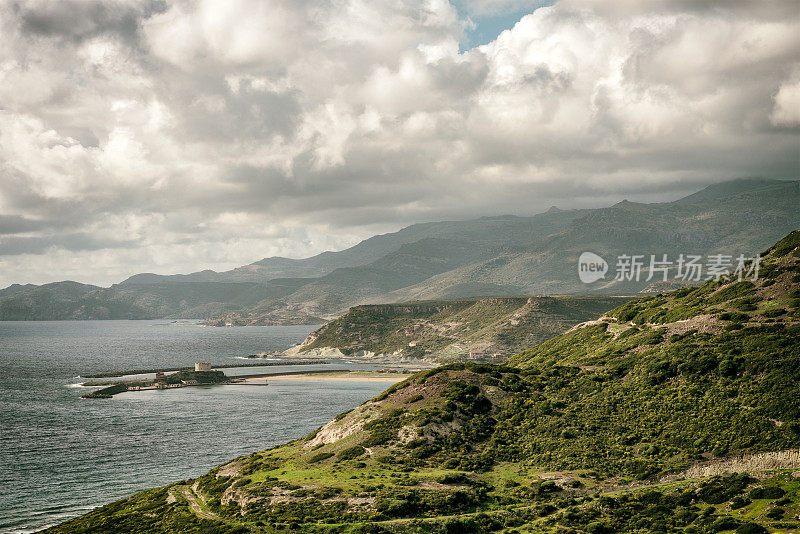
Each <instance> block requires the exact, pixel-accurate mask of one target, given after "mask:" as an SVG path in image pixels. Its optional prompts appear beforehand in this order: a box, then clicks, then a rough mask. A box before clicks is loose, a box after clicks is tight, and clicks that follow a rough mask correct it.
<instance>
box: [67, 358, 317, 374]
mask: <svg viewBox="0 0 800 534" xmlns="http://www.w3.org/2000/svg"><path fill="white" fill-rule="evenodd" d="M327 363H329V362H327V361H325V360H282V361H279V362H262V363H231V364H212V365H211V368H212V369H233V368H240V367H272V366H278V365H324V364H327ZM193 369H194V367H164V368H161V369H134V370H132V371H112V372H108V373H99V374H91V375H81V376H82V377H83V378H117V377H120V376H127V375H144V374H150V373H170V372H173V371H190V370H193Z"/></svg>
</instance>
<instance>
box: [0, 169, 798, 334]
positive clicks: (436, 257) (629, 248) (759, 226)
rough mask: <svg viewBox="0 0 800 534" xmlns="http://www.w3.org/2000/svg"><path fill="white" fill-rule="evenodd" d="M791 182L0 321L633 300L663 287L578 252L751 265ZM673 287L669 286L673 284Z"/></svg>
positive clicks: (421, 231)
mask: <svg viewBox="0 0 800 534" xmlns="http://www.w3.org/2000/svg"><path fill="white" fill-rule="evenodd" d="M798 205H800V182H798V181H776V180H765V179H743V180H735V181H730V182H723V183H720V184H716V185H712V186H709V187H707V188H705V189H703V190H702V191H699V192H697V193H695V194H693V195H690V196H688V197H685V198H682V199H679V200H676V201H674V202H664V203H653V204H640V203H633V202H628V201H623V202H620V203H618V204H615V205H613V206H610V207H607V208H600V209H576V210H559V209H557V208H551V209H550V210H549V211H547V212H545V213H540V214H538V215H533V216H530V217H517V216H499V217H484V218H480V219H474V220H467V221H444V222H434V223H424V224H415V225H412V226H409V227H407V228H404V229H402V230H400V231H398V232H394V233H390V234H384V235H377V236H374V237H371V238H369V239H366V240H364V241H362V242H361V243H359V244H357V245H355V246H353V247H351V248H348V249H346V250H342V251H339V252H324V253H322V254H319V255H316V256H313V257H311V258H306V259H289V258H279V257H273V258H265V259H262V260H260V261H257V262H255V263H252V264H250V265H245V266H242V267H238V268H236V269H233V270H230V271H224V272H215V271H210V270H205V271H199V272H195V273H191V274H185V275H184V274H181V275H166V276H165V275H157V274H152V273H143V274H137V275H134V276H132V277H130V278H128V279H126V280H124V281H122V282H120V283H119V284H115V285H112V286H111V287H109V288H103V287H98V286H93V285H86V284H78V283H76V282H56V283H52V284H44V285H40V286H33V285H24V286H23V285H17V284H15V285H12V286H10V287H8V288H5V289H3V290H0V320H40V319H52V320H55V319H146V318H201V319H206V320H208V321H209V324H216V325H225V324H232V325H237V324H291V323H295V324H296V323H321V322H324V321H325V320H329V319H332V318H334V317H337V316H339V315H341V314H343V313H345V312H346V311H347V310H348V309H349V308H350V307H352V306H355V305H359V304H370V303H387V302H404V301H413V300H431V299H455V298H466V297H477V296H518V295H536V294H551V295H552V294H574V293H584V294H611V295H613V294H618V295H619V294H633V293H637V292H641V291H651V292H657V291H662V290H664V289H668V288H670V287H673V286H674V285H675V283H673V282H672V281H668V282H657V281H655V280H654V281H647V280H646V279H645V278H646V277H642V279H641V280H615V279H613V278H612V277H611V276H607V277H606V278H605V279H602V280H598V281H596V282H594V283H592V284H584V283H582V282H581V281H580V280H579V278H578V270H577V269H578V267H577V261H578V257H579V255H580V254H581V253H582V252H585V251H590V252H593V253H595V254H598V255H600V256H601V257H603V258H604V259H605V260H606V261H607V262H608V263H609V264H611V265H612V266H613V264H614V259H615V258H616V257H618V256H620V255H622V254H640V255H643V256H644V257H646V258H647V257H649V255H651V254H655V255H658V256H659V257H660V256H661V255H662V254H667V255H668V256H669V258H671V259H673V260H674V259H675V258H676V257H677V256H678V255H680V254H687V255H688V254H696V255H701V256H703V257H707V256H708V255H711V254H716V253H724V254H728V255H731V256H738V255H739V254H745V255H747V256H751V255H753V254H755V253H756V252H758V251H759V250H762V249H764V248H766V247H767V246H768V245H769V244H770V243H773V242H775V240H777V239H779V238H780V237H781V236H782V235H785V234H786V233H788V232H789V231H791V230H792V229H794V228H797V227H800V210H798V209H797V206H798ZM678 285H679V284H678Z"/></svg>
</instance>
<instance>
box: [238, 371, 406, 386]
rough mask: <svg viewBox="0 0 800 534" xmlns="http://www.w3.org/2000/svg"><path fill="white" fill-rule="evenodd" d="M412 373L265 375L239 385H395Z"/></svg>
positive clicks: (345, 372) (249, 378) (346, 372)
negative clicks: (281, 383) (382, 383)
mask: <svg viewBox="0 0 800 534" xmlns="http://www.w3.org/2000/svg"><path fill="white" fill-rule="evenodd" d="M410 375H411V374H410V373H378V372H369V371H340V372H335V371H334V372H330V371H326V372H325V373H297V374H291V375H287V374H284V375H264V376H258V377H248V378H245V379H244V380H242V381H240V382H238V383H239V384H253V383H262V381H266V382H267V383H269V382H278V381H280V382H293V381H294V382H297V381H314V382H386V383H388V384H394V383H397V382H402V381H403V380H405V379H406V378H408V377H409V376H410Z"/></svg>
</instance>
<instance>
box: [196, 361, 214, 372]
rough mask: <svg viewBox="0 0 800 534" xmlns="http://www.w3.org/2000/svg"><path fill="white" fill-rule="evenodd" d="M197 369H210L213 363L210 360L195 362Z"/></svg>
mask: <svg viewBox="0 0 800 534" xmlns="http://www.w3.org/2000/svg"><path fill="white" fill-rule="evenodd" d="M194 370H195V371H210V370H211V364H210V363H208V362H197V363H195V364H194Z"/></svg>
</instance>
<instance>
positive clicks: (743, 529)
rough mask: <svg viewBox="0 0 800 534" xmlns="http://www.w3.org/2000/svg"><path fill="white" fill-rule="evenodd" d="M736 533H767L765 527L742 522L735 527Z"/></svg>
mask: <svg viewBox="0 0 800 534" xmlns="http://www.w3.org/2000/svg"><path fill="white" fill-rule="evenodd" d="M736 534H767V529H765V528H764V527H762V526H761V525H756V524H755V523H744V524H743V525H739V526H738V527H737V528H736Z"/></svg>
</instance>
